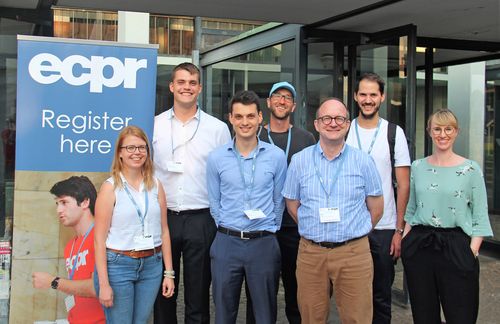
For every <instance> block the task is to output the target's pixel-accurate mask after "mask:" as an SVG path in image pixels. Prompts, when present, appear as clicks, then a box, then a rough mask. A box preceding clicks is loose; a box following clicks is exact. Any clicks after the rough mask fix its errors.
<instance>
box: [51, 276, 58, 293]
mask: <svg viewBox="0 0 500 324" xmlns="http://www.w3.org/2000/svg"><path fill="white" fill-rule="evenodd" d="M59 279H61V278H59V277H55V278H54V280H52V282H51V283H50V287H52V289H56V290H57V287H59Z"/></svg>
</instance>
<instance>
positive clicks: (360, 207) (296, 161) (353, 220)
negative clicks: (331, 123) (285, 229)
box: [282, 143, 382, 242]
mask: <svg viewBox="0 0 500 324" xmlns="http://www.w3.org/2000/svg"><path fill="white" fill-rule="evenodd" d="M342 159H344V161H343V162H342ZM339 164H342V167H341V169H340V170H339V171H338V172H339V173H338V177H337V181H336V183H335V185H334V186H333V189H332V187H331V183H332V178H333V177H334V176H335V173H336V172H337V170H338V166H339ZM315 165H317V168H318V171H319V173H320V174H321V176H322V177H323V181H324V182H325V188H326V189H327V190H328V192H330V190H331V192H330V201H329V202H328V201H327V200H328V199H327V194H326V193H325V191H324V189H323V186H322V185H321V182H320V180H319V177H318V175H317V173H316V170H315ZM282 193H283V196H284V197H285V198H288V199H291V200H298V201H300V206H299V209H298V211H297V217H298V223H299V224H298V225H299V233H300V235H301V236H302V237H305V238H306V239H309V240H312V241H315V242H343V241H346V240H349V239H353V238H356V237H360V236H363V235H366V234H368V233H369V232H370V231H371V229H372V223H371V215H370V212H369V211H368V208H367V207H366V202H365V199H366V197H368V196H381V195H382V184H381V180H380V176H379V174H378V172H377V168H376V167H375V162H374V161H373V159H372V158H371V157H370V156H369V155H368V154H366V153H364V152H362V151H360V150H358V149H356V148H353V147H351V146H349V145H347V144H344V147H343V148H342V151H341V152H340V154H339V155H338V156H337V157H335V158H334V159H333V160H331V161H329V160H328V159H327V158H326V157H325V156H324V155H323V150H322V149H321V146H320V145H319V143H318V144H316V145H314V146H310V147H308V148H305V149H304V150H302V151H301V152H299V153H297V154H295V155H294V156H293V157H292V161H291V163H290V166H289V167H288V172H287V177H286V181H285V186H284V188H283V192H282ZM324 207H337V208H339V211H340V221H339V222H330V223H321V222H320V216H319V209H320V208H324Z"/></svg>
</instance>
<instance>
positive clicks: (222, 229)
mask: <svg viewBox="0 0 500 324" xmlns="http://www.w3.org/2000/svg"><path fill="white" fill-rule="evenodd" d="M217 230H218V231H219V232H221V233H224V234H226V235H231V236H236V237H239V238H240V239H242V240H250V239H255V238H259V237H264V236H268V235H274V233H273V232H268V231H251V232H243V231H235V230H232V229H229V228H225V227H222V226H219V227H218V228H217Z"/></svg>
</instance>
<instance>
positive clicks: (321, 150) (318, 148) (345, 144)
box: [316, 141, 347, 161]
mask: <svg viewBox="0 0 500 324" xmlns="http://www.w3.org/2000/svg"><path fill="white" fill-rule="evenodd" d="M316 146H317V150H318V153H319V154H320V155H321V157H322V158H325V159H327V160H328V158H327V157H326V156H325V154H324V153H323V148H322V147H321V145H320V143H319V141H318V143H317V144H316ZM346 146H347V143H346V142H344V146H342V149H341V150H340V152H339V154H337V155H336V156H334V157H333V159H332V160H331V161H333V160H335V159H338V158H339V157H340V156H341V155H342V154H344V151H345V149H346ZM329 161H330V160H329Z"/></svg>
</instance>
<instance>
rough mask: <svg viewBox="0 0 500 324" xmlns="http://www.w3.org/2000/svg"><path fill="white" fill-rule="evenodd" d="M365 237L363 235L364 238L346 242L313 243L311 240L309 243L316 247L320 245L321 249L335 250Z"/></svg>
mask: <svg viewBox="0 0 500 324" xmlns="http://www.w3.org/2000/svg"><path fill="white" fill-rule="evenodd" d="M365 236H366V235H363V236H360V237H356V238H353V239H350V240H346V241H344V242H314V241H311V240H308V241H309V242H311V243H312V244H314V245H319V246H321V247H324V248H328V249H334V248H336V247H339V246H343V245H346V244H347V243H350V242H352V241H356V240H359V239H362V238H363V237H365Z"/></svg>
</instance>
